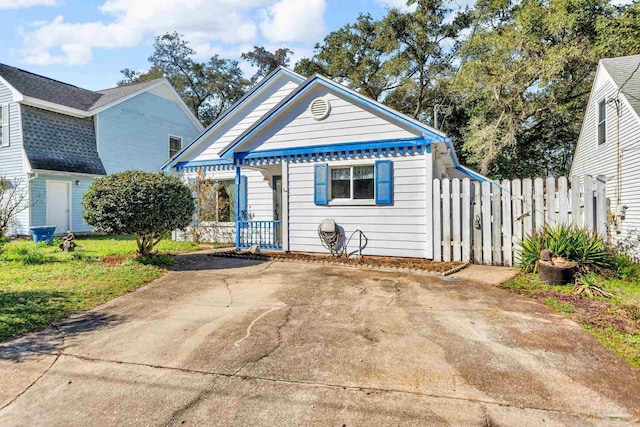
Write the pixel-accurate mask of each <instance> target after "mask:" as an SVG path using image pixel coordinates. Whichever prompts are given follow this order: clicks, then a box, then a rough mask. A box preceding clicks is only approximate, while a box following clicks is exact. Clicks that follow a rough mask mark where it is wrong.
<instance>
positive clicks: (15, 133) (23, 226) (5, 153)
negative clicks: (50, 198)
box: [0, 83, 29, 235]
mask: <svg viewBox="0 0 640 427" xmlns="http://www.w3.org/2000/svg"><path fill="white" fill-rule="evenodd" d="M0 106H2V110H3V116H4V120H3V125H4V126H3V144H2V145H1V146H0V176H1V177H3V178H6V179H9V180H15V179H18V180H20V181H21V185H22V186H23V189H24V191H28V185H29V183H28V176H27V171H26V169H25V156H24V151H23V149H22V124H21V120H22V119H21V114H20V104H18V103H15V102H14V99H13V93H12V91H11V89H10V88H9V87H7V86H4V85H3V84H2V83H0ZM28 232H29V210H28V209H27V210H24V211H22V212H20V213H19V214H18V216H17V218H16V224H15V227H14V228H13V229H12V230H9V233H10V234H19V235H26V234H27V233H28Z"/></svg>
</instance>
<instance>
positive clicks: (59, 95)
mask: <svg viewBox="0 0 640 427" xmlns="http://www.w3.org/2000/svg"><path fill="white" fill-rule="evenodd" d="M0 76H2V77H3V78H4V79H5V80H6V81H7V82H8V83H9V84H10V85H11V86H13V87H14V88H15V89H16V90H17V91H18V92H20V93H22V94H23V95H24V96H30V97H32V98H36V99H41V100H43V101H48V102H53V103H55V104H59V105H64V106H66V107H71V108H77V109H79V110H83V111H88V110H89V109H91V106H92V105H93V104H95V103H96V101H98V100H99V99H100V98H101V97H102V94H100V93H97V92H93V91H91V90H87V89H82V88H79V87H77V86H73V85H70V84H67V83H62V82H59V81H57V80H53V79H50V78H48V77H44V76H40V75H38V74H33V73H30V72H29V71H24V70H21V69H19V68H14V67H11V66H9V65H5V64H0Z"/></svg>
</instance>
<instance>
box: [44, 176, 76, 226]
mask: <svg viewBox="0 0 640 427" xmlns="http://www.w3.org/2000/svg"><path fill="white" fill-rule="evenodd" d="M70 199H71V184H70V183H69V182H65V181H47V224H46V225H55V226H56V231H55V234H64V233H66V232H67V231H69V230H70V229H71V222H70V221H69V217H70V213H71V206H70V204H71V203H70V202H71V200H70Z"/></svg>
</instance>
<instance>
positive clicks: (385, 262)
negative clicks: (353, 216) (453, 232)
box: [210, 251, 464, 273]
mask: <svg viewBox="0 0 640 427" xmlns="http://www.w3.org/2000/svg"><path fill="white" fill-rule="evenodd" d="M210 255H211V256H237V257H242V258H244V257H246V258H249V259H261V260H265V261H299V262H327V263H331V264H339V265H348V266H354V267H385V268H404V269H411V270H424V271H431V272H436V273H444V272H447V271H449V270H452V269H454V268H456V267H461V266H462V265H464V263H462V262H434V261H431V260H427V259H421V258H401V257H381V256H363V257H362V258H347V257H346V256H331V255H325V254H310V253H301V252H289V253H281V252H261V253H260V254H259V255H254V254H251V253H249V252H235V251H233V252H220V253H215V254H210Z"/></svg>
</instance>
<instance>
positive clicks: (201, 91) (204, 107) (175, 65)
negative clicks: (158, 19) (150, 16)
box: [118, 32, 251, 125]
mask: <svg viewBox="0 0 640 427" xmlns="http://www.w3.org/2000/svg"><path fill="white" fill-rule="evenodd" d="M153 46H154V52H153V54H152V55H151V56H150V57H149V63H150V65H151V68H150V69H149V71H147V72H138V71H134V70H131V69H129V68H125V69H124V70H122V71H121V73H122V74H123V76H124V79H123V80H121V81H120V82H119V83H118V84H119V85H127V84H133V83H140V82H144V81H148V80H152V79H155V78H160V77H166V78H167V79H168V80H169V82H170V83H171V84H172V85H173V87H175V88H176V90H177V91H178V93H179V94H180V96H182V98H183V99H184V101H185V102H186V104H187V105H188V106H189V108H191V110H192V111H193V112H194V114H196V116H198V118H199V119H200V121H201V122H203V123H204V124H205V125H208V124H209V123H211V122H212V121H214V120H215V119H216V118H217V117H218V116H219V115H220V114H222V112H223V111H224V110H226V109H227V108H229V107H230V106H231V105H232V104H233V103H235V102H236V101H237V100H239V99H240V98H241V97H242V96H243V95H244V94H245V92H246V91H247V89H248V88H249V85H250V83H251V82H249V81H248V80H247V79H245V78H244V75H243V73H242V70H241V69H240V66H239V64H238V61H232V60H229V59H224V58H220V57H219V56H218V55H214V56H213V57H211V58H210V59H209V61H207V62H198V61H196V60H195V59H194V56H195V51H194V50H193V49H191V48H190V47H189V43H188V42H187V41H185V40H183V38H182V36H181V35H180V34H178V33H176V32H173V33H167V34H164V35H162V36H159V37H156V39H155V42H154V45H153Z"/></svg>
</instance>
